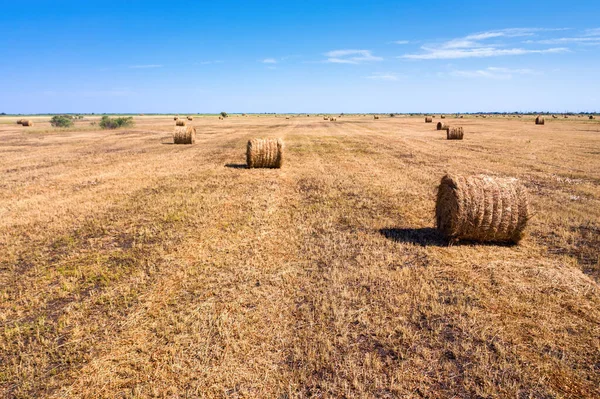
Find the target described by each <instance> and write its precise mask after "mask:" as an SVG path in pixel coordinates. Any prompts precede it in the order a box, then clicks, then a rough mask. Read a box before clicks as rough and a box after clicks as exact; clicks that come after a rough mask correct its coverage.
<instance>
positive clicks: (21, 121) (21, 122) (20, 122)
mask: <svg viewBox="0 0 600 399" xmlns="http://www.w3.org/2000/svg"><path fill="white" fill-rule="evenodd" d="M24 120H25V119H19V120H17V125H22V124H23V121H24Z"/></svg>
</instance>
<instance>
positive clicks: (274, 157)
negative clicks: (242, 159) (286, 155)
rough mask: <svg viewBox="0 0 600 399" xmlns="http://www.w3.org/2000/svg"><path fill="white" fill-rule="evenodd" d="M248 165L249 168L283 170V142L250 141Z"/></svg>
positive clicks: (271, 140) (247, 156) (272, 140)
mask: <svg viewBox="0 0 600 399" xmlns="http://www.w3.org/2000/svg"><path fill="white" fill-rule="evenodd" d="M246 163H247V165H248V168H281V165H282V164H283V140H281V139H252V140H248V145H247V147H246Z"/></svg>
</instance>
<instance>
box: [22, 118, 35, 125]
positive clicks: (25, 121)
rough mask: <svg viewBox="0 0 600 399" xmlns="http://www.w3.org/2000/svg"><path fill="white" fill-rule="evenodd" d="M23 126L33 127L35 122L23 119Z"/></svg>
mask: <svg viewBox="0 0 600 399" xmlns="http://www.w3.org/2000/svg"><path fill="white" fill-rule="evenodd" d="M21 125H23V126H33V121H30V120H27V119H22V120H21Z"/></svg>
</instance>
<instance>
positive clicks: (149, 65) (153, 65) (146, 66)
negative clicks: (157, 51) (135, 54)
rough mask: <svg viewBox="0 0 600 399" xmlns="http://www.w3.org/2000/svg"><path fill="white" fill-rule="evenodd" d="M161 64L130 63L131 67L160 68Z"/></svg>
mask: <svg viewBox="0 0 600 399" xmlns="http://www.w3.org/2000/svg"><path fill="white" fill-rule="evenodd" d="M162 67H163V66H162V65H158V64H148V65H130V66H129V68H131V69H146V68H162Z"/></svg>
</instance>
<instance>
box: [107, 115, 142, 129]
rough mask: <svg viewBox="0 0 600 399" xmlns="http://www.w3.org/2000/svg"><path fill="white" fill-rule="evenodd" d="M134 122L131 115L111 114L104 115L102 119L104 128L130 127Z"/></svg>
mask: <svg viewBox="0 0 600 399" xmlns="http://www.w3.org/2000/svg"><path fill="white" fill-rule="evenodd" d="M133 124H134V122H133V118H132V117H131V116H129V117H125V116H121V117H118V118H111V117H110V116H107V115H104V116H103V117H102V119H100V127H101V128H102V129H118V128H120V127H130V126H133Z"/></svg>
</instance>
